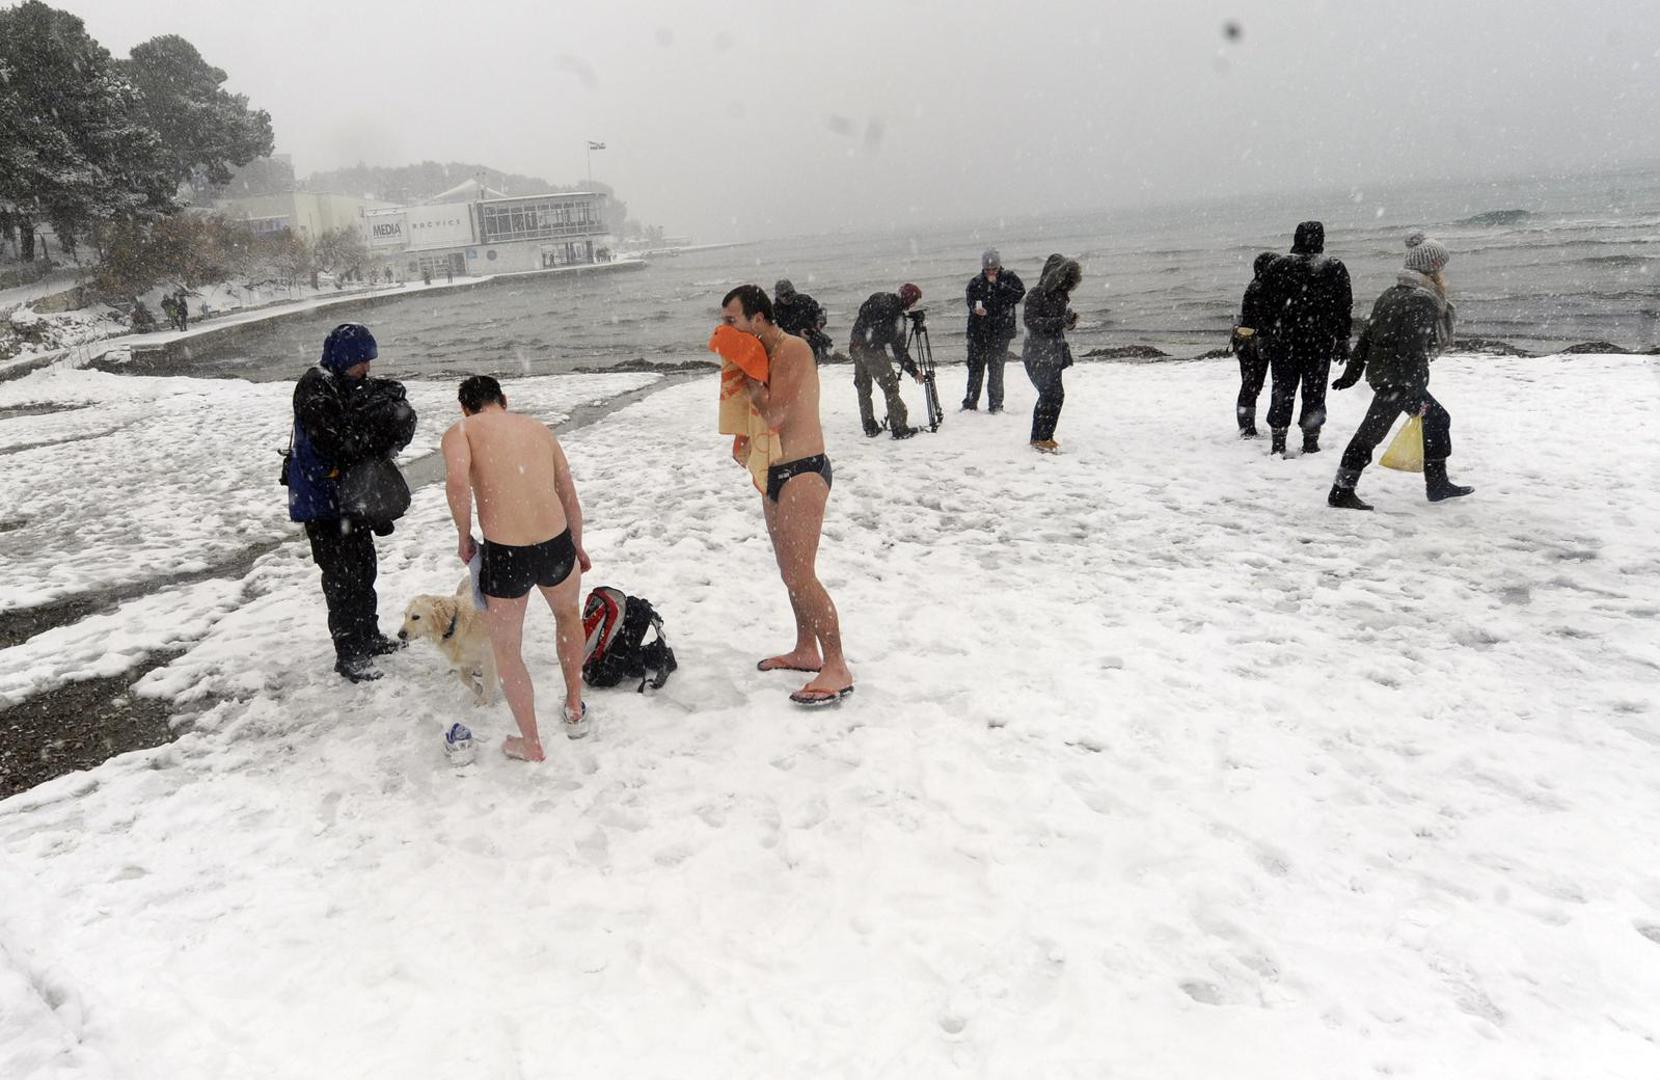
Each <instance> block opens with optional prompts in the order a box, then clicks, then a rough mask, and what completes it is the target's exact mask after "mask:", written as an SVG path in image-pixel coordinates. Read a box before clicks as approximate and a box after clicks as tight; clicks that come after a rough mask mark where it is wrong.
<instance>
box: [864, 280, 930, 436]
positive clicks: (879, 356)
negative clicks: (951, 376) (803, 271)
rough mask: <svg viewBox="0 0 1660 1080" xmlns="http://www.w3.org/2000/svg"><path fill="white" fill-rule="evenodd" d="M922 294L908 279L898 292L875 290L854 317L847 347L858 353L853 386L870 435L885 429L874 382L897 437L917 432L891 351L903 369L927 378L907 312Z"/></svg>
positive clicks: (875, 434)
mask: <svg viewBox="0 0 1660 1080" xmlns="http://www.w3.org/2000/svg"><path fill="white" fill-rule="evenodd" d="M921 299H922V290H921V289H919V288H917V287H916V286H915V285H912V284H910V283H908V282H907V283H906V284H904V285H901V286H900V287H899V291H898V292H879V293H871V294H870V299H868V300H866V301H865V302H864V303H863V304H861V305H859V316H858V318H857V319H855V320H854V321H853V338H852V340H851V341H850V342H849V343H848V353H849V355H851V356H852V358H853V368H854V373H853V387H854V389H855V390H857V391H858V393H859V419H860V420H861V421H862V422H863V423H864V427H865V434H866V435H868V436H870V437H871V438H875V437H876V436H878V435H880V434H882V426H881V425H880V424H878V423H877V422H876V408H875V405H874V404H873V403H872V401H871V394H870V388H871V385H872V384H875V385H877V386H880V387H881V388H882V396H883V397H884V398H886V399H887V404H888V430H889V431H890V432H891V433H892V434H893V437H894V438H896V439H908V438H910V437H911V436H912V435H915V434H916V431H917V429H916V428H914V427H912V426H911V425H910V414H909V413H908V412H906V410H905V401H904V399H903V398H901V397H900V396H899V376H898V375H897V374H896V373H895V372H894V367H893V363H892V362H890V361H889V358H888V353H889V350H890V349H891V350H892V353H893V360H895V361H897V362H898V363H899V367H900V370H902V371H904V372H905V373H906V374H908V375H910V376H911V377H912V378H914V379H916V381H917V382H921V381H922V372H921V371H919V370H918V369H917V366H916V361H914V360H912V359H911V354H910V353H909V352H907V351H906V350H905V312H907V311H909V310H910V309H911V308H912V307H914V306H915V305H916V302H917V301H918V300H921Z"/></svg>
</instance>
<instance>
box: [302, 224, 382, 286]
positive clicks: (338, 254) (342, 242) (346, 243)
mask: <svg viewBox="0 0 1660 1080" xmlns="http://www.w3.org/2000/svg"><path fill="white" fill-rule="evenodd" d="M315 254H316V260H317V261H316V266H317V269H319V270H326V271H328V272H329V273H332V274H335V275H337V276H338V275H341V274H345V273H348V272H350V271H352V270H356V269H357V268H359V267H361V266H362V265H363V264H364V263H366V262H368V261H369V245H368V244H367V243H365V242H364V240H363V234H362V233H360V232H358V231H357V230H356V229H354V228H352V227H351V226H350V225H342V226H340V227H339V228H338V229H330V230H329V231H328V232H325V233H324V234H323V235H322V236H319V237H318V238H317V246H316V249H315Z"/></svg>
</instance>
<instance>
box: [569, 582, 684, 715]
mask: <svg viewBox="0 0 1660 1080" xmlns="http://www.w3.org/2000/svg"><path fill="white" fill-rule="evenodd" d="M582 629H583V632H584V634H585V635H586V637H587V645H586V651H585V652H584V654H583V656H584V659H583V661H582V681H583V682H585V683H587V684H588V685H589V686H616V685H617V684H618V683H620V682H622V681H623V680H624V679H639V680H640V685H639V686H638V687H637V688H636V692H638V693H645V689H646V683H647V682H650V683H651V688H652V689H653V690H657V689H661V688H662V686H663V684H664V683H666V682H668V681H669V674H670V673H671V672H673V671H674V669H675V668H676V667H678V666H679V665H678V664H676V663H675V660H674V650H673V649H671V648H669V643H668V641H667V639H665V638H664V637H663V617H662V616H661V615H659V614H657V609H656V608H654V607H652V606H651V601H649V600H643V599H641V598H640V597H638V596H628V595H627V594H625V593H624V592H623V591H622V590H621V589H614V588H612V587H611V586H609V585H601V586H600V587H599V588H597V589H595V590H593V591H592V592H590V593H589V594H588V600H587V602H586V603H584V604H583V605H582ZM648 630H655V631H656V632H657V636H656V637H655V638H654V639H652V640H651V641H650V642H647V641H646V640H645V636H646V631H648Z"/></svg>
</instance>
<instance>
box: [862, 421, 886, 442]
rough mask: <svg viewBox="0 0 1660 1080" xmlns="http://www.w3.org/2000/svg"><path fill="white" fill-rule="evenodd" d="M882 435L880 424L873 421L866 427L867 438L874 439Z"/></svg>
mask: <svg viewBox="0 0 1660 1080" xmlns="http://www.w3.org/2000/svg"><path fill="white" fill-rule="evenodd" d="M880 434H882V425H881V424H878V423H877V422H876V421H874V420H872V421H871V422H870V423H868V424H866V425H865V438H867V439H874V438H876V436H878V435H880Z"/></svg>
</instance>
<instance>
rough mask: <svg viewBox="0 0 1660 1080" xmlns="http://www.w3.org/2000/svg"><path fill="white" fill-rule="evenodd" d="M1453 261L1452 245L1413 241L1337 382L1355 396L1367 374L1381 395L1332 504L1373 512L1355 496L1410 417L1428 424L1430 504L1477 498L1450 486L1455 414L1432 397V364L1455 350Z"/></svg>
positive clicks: (1344, 465)
mask: <svg viewBox="0 0 1660 1080" xmlns="http://www.w3.org/2000/svg"><path fill="white" fill-rule="evenodd" d="M1451 259H1452V254H1451V253H1450V252H1449V251H1448V250H1447V247H1446V245H1445V244H1442V243H1441V242H1440V241H1439V240H1434V239H1432V238H1430V237H1428V236H1425V235H1424V234H1423V233H1421V232H1415V233H1412V234H1411V235H1410V236H1408V237H1407V238H1406V261H1405V265H1404V266H1403V267H1402V269H1401V271H1400V273H1399V274H1397V275H1396V279H1395V284H1393V285H1391V286H1390V287H1389V288H1387V289H1385V290H1384V292H1383V295H1381V296H1379V297H1378V299H1377V303H1376V304H1374V305H1373V306H1372V317H1371V319H1369V320H1368V321H1367V323H1366V329H1365V330H1363V331H1361V334H1360V340H1359V341H1358V342H1356V343H1355V349H1354V353H1353V355H1352V356H1350V357H1349V363H1348V366H1347V367H1345V368H1344V369H1343V374H1342V375H1341V376H1339V377H1338V379H1337V381H1336V382H1334V383H1332V389H1334V390H1347V389H1348V388H1349V387H1351V386H1353V385H1354V384H1355V383H1357V382H1359V381H1360V376H1361V375H1362V374H1363V373H1364V374H1365V376H1366V381H1367V383H1368V384H1370V386H1371V387H1372V390H1373V391H1374V393H1373V396H1372V404H1371V407H1370V408H1368V409H1367V410H1366V418H1365V419H1364V420H1362V421H1361V422H1360V427H1359V428H1358V429H1357V430H1356V431H1355V433H1354V437H1353V438H1352V439H1350V440H1349V445H1348V447H1347V449H1345V450H1344V451H1343V459H1342V461H1341V462H1340V463H1339V465H1338V469H1337V478H1336V480H1335V481H1334V482H1333V483H1332V488H1331V492H1330V494H1328V495H1327V496H1326V503H1327V505H1329V506H1335V507H1338V508H1341V509H1345V510H1370V509H1372V507H1371V506H1370V505H1369V504H1367V503H1365V502H1362V501H1361V499H1360V496H1358V495H1356V494H1355V486H1356V485H1357V484H1358V483H1359V482H1360V473H1361V471H1362V470H1363V469H1365V468H1366V466H1368V465H1370V464H1371V463H1372V452H1373V451H1374V450H1376V449H1377V447H1378V444H1379V443H1381V442H1382V441H1383V440H1384V439H1385V438H1386V437H1387V436H1388V434H1389V429H1390V428H1392V427H1394V425H1395V419H1396V418H1397V417H1399V416H1400V415H1401V414H1402V413H1406V414H1407V415H1409V416H1421V417H1423V421H1424V494H1425V495H1426V496H1427V497H1428V498H1429V501H1430V502H1441V501H1443V500H1446V499H1456V498H1458V497H1459V496H1462V495H1469V494H1471V493H1472V492H1474V491H1475V488H1472V487H1464V486H1461V485H1459V484H1455V483H1453V482H1452V481H1450V480H1448V479H1447V458H1448V457H1450V456H1451V455H1452V415H1451V414H1450V413H1448V412H1447V410H1446V409H1445V408H1444V407H1443V406H1442V405H1441V403H1440V402H1439V401H1436V400H1435V398H1433V397H1431V396H1430V393H1429V365H1430V361H1431V360H1433V359H1434V358H1435V357H1436V356H1437V355H1438V354H1439V353H1440V352H1441V351H1442V350H1443V349H1445V348H1446V347H1447V346H1449V345H1451V344H1452V334H1453V319H1454V311H1453V305H1452V303H1451V301H1449V300H1448V299H1447V283H1446V279H1445V278H1444V277H1443V275H1442V273H1441V272H1442V270H1443V269H1445V268H1446V265H1447V263H1448V262H1449V261H1451Z"/></svg>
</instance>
